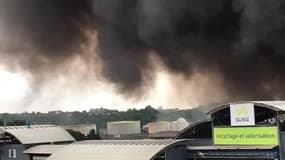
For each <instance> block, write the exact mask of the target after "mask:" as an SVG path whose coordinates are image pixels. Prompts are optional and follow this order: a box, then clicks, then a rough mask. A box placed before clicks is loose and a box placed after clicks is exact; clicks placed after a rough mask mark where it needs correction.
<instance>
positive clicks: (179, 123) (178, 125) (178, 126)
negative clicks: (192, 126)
mask: <svg viewBox="0 0 285 160" xmlns="http://www.w3.org/2000/svg"><path fill="white" fill-rule="evenodd" d="M188 125H189V123H188V122H187V121H186V120H185V119H184V118H178V119H177V120H176V121H173V122H171V124H170V131H181V130H183V129H184V128H186V127H187V126H188Z"/></svg>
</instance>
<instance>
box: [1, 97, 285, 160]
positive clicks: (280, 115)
mask: <svg viewBox="0 0 285 160" xmlns="http://www.w3.org/2000/svg"><path fill="white" fill-rule="evenodd" d="M284 109H285V101H264V102H261V101H246V102H234V103H226V104H222V105H217V106H213V107H211V110H210V111H209V112H208V115H209V118H208V119H204V120H202V121H199V122H196V123H192V124H190V125H189V126H188V127H186V128H185V129H183V130H182V131H181V132H179V133H178V134H177V135H176V137H175V139H168V140H96V141H81V142H74V143H72V144H68V142H72V141H73V138H70V137H69V136H70V135H66V134H63V132H59V130H54V131H53V132H51V130H49V129H47V130H46V131H47V133H46V134H43V133H41V132H36V130H38V129H37V128H53V127H52V126H51V127H48V126H46V127H34V128H33V129H30V132H28V131H26V130H29V128H27V127H24V128H21V127H20V128H18V129H15V128H11V129H9V128H6V129H2V130H3V133H5V134H2V139H1V140H2V145H1V147H0V149H1V160H2V159H3V160H6V159H21V160H25V159H28V158H30V159H32V160H33V159H34V160H43V159H47V160H81V159H84V160H94V159H99V160H114V159H123V160H212V159H222V160H229V159H231V160H232V159H235V160H244V159H256V160H265V159H266V160H285V111H284ZM111 126H112V125H111ZM115 126H116V125H115ZM130 126H132V125H130ZM119 128H120V127H119ZM13 130H16V131H13ZM39 133H41V134H39ZM55 133H56V134H55ZM114 133H115V132H114ZM120 133H121V132H120ZM3 135H5V136H3ZM30 135H32V136H30ZM33 135H34V136H33ZM39 135H41V136H39ZM43 135H44V136H43ZM42 136H43V137H45V138H39V137H42ZM14 149H15V150H16V157H15V158H13V157H14ZM22 153H25V154H27V156H24V155H22ZM28 155H30V156H28ZM8 156H9V157H10V158H9V157H8ZM2 157H3V158H2Z"/></svg>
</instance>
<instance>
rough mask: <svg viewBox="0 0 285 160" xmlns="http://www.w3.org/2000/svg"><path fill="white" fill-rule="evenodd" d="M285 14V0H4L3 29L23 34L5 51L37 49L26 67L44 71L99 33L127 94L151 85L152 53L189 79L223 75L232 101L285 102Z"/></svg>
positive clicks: (0, 7)
mask: <svg viewBox="0 0 285 160" xmlns="http://www.w3.org/2000/svg"><path fill="white" fill-rule="evenodd" d="M284 9H285V2H284V1H283V0H271V1H268V0H215V1H213V0H175V1H173V0H121V1H119V0H93V1H87V0H25V1H23V0H0V17H1V22H2V23H0V25H3V26H4V27H2V28H6V29H5V31H6V32H9V33H10V34H8V35H13V36H14V37H16V38H14V39H13V38H12V40H9V44H10V45H8V46H7V45H5V47H2V50H4V49H5V51H10V52H9V54H14V53H18V54H19V55H21V53H22V52H21V51H23V50H25V49H26V50H28V51H29V50H32V52H33V54H32V55H28V56H29V58H28V60H26V61H25V62H26V63H25V64H24V65H23V66H22V67H23V68H26V69H28V70H32V72H34V74H37V72H38V71H39V70H40V71H41V68H42V67H41V66H42V65H44V64H45V63H46V62H50V63H52V64H54V65H55V66H57V65H58V64H61V63H62V62H63V61H65V60H68V58H70V57H72V56H73V55H74V54H78V53H80V51H79V50H80V44H84V43H88V42H87V36H88V35H86V33H85V32H84V31H85V30H86V29H89V28H94V29H96V31H97V32H98V48H99V55H100V57H101V59H102V61H103V64H104V67H103V74H104V76H105V77H106V78H107V79H108V80H110V81H111V82H114V83H115V84H117V86H118V88H119V90H120V91H121V92H122V93H125V94H128V93H134V91H140V90H141V88H142V86H144V85H145V84H148V81H151V70H152V67H151V65H150V62H149V58H148V57H149V53H150V52H151V53H155V54H156V55H157V56H159V57H160V58H161V59H162V61H163V63H164V64H165V65H166V66H167V68H168V69H169V70H170V71H171V72H173V73H179V74H183V75H185V77H186V78H191V75H192V74H193V72H194V70H195V71H198V72H201V73H203V72H204V73H207V72H209V71H210V72H217V73H219V74H221V75H222V76H223V79H224V83H225V84H224V86H225V88H226V90H227V91H228V93H229V94H230V97H231V98H232V99H235V100H237V99H243V100H245V99H251V100H254V99H264V100H265V99H272V98H285V92H284V90H283V88H284V87H283V86H284V85H283V82H284V80H285V76H284V75H283V73H284V71H285V63H283V60H284V58H285V57H284V56H285V54H284V49H285V44H284V42H285V35H284V34H285V12H284ZM7 39H9V38H7ZM19 40H20V41H21V43H19ZM22 41H24V43H22ZM3 48H4V49H3ZM25 53H26V52H25ZM94 54H95V53H94ZM17 57H18V56H17ZM19 57H20V58H23V57H25V55H22V56H19ZM50 63H48V66H50ZM27 65H28V66H29V67H27ZM31 65H32V66H31ZM35 67H36V68H40V69H37V70H36V71H33V69H31V68H35ZM43 68H45V69H46V67H43ZM47 68H49V67H47ZM213 94H215V93H213Z"/></svg>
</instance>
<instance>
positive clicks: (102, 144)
mask: <svg viewBox="0 0 285 160" xmlns="http://www.w3.org/2000/svg"><path fill="white" fill-rule="evenodd" d="M183 141H185V140H127V141H126V140H124V141H122V140H99V141H98V140H97V141H82V142H77V143H74V144H71V145H68V146H66V147H64V148H63V149H60V150H59V151H58V152H55V153H54V154H53V155H52V156H50V157H49V158H48V160H79V159H82V160H83V159H84V160H94V159H98V160H103V159H104V160H114V159H116V160H152V159H153V158H155V157H156V156H158V155H159V154H160V153H161V151H163V150H167V149H168V148H169V147H171V146H175V145H178V144H182V143H183Z"/></svg>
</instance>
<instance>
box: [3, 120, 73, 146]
mask: <svg viewBox="0 0 285 160" xmlns="http://www.w3.org/2000/svg"><path fill="white" fill-rule="evenodd" d="M0 130H2V132H4V133H8V134H10V135H12V136H14V137H15V138H16V139H17V140H18V141H19V142H20V143H21V144H43V143H56V142H72V141H75V139H74V138H73V137H72V136H71V135H70V134H69V133H68V132H67V131H66V130H64V129H63V128H61V127H58V126H54V125H35V126H30V127H27V126H12V127H1V128H0Z"/></svg>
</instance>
